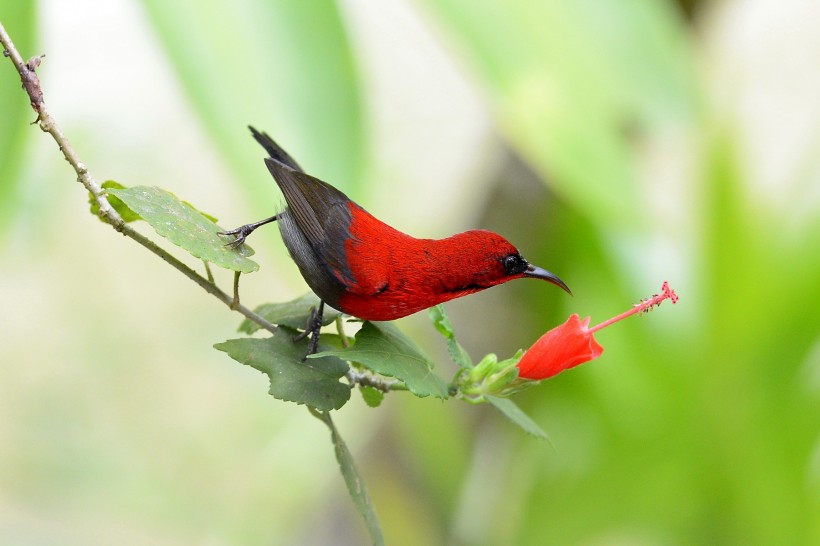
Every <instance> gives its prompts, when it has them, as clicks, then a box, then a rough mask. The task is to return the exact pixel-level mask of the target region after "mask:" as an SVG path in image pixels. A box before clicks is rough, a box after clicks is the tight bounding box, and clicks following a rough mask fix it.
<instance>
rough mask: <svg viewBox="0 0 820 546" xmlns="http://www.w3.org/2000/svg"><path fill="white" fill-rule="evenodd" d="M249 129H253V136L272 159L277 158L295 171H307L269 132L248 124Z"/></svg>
mask: <svg viewBox="0 0 820 546" xmlns="http://www.w3.org/2000/svg"><path fill="white" fill-rule="evenodd" d="M248 129H250V130H251V134H252V135H253V138H254V139H256V142H258V143H259V144H261V145H262V147H263V148H265V151H266V152H268V155H269V156H270V157H271V159H275V160H276V161H278V162H279V163H282V164H284V165H286V166H287V167H290V168H291V169H293V170H294V171H299V172H305V171H304V169H302V167H300V166H299V164H298V163H296V160H294V159H293V158H292V157H290V154H289V153H287V152H286V151H285V150H283V149H282V147H281V146H279V145H278V144H277V143H276V142H274V140H273V139H272V138H271V137H270V135H268V133H265V132H262V133H260V132H259V131H257V130H256V129H254V128H253V127H251V126H250V125H248Z"/></svg>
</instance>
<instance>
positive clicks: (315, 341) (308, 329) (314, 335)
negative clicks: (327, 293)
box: [292, 302, 325, 362]
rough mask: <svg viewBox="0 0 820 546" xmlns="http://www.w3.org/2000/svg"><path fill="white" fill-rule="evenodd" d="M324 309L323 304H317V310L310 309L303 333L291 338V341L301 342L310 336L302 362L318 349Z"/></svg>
mask: <svg viewBox="0 0 820 546" xmlns="http://www.w3.org/2000/svg"><path fill="white" fill-rule="evenodd" d="M324 308H325V302H321V303H320V304H319V309H316V308H315V307H311V308H310V317H308V321H307V324H306V325H305V329H304V331H302V332H299V333H298V334H296V335H294V336H293V338H292V339H293V341H302V340H303V339H305V338H306V337H308V336H310V339H309V340H308V352H307V354H306V355H305V356H304V358H302V362H304V361H305V360H307V357H308V356H310V355H312V354H314V353H315V352H316V350H317V349H318V348H319V333H320V331H321V330H322V315H323V313H324Z"/></svg>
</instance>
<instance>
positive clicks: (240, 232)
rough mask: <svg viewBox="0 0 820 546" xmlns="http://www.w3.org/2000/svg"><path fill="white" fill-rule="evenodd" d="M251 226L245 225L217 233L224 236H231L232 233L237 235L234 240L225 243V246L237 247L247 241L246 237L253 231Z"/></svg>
mask: <svg viewBox="0 0 820 546" xmlns="http://www.w3.org/2000/svg"><path fill="white" fill-rule="evenodd" d="M249 228H250V225H244V226H239V227H238V228H236V229H232V230H230V231H217V232H216V234H217V235H221V236H223V237H230V236H231V235H233V236H234V237H236V238H235V239H234V240H233V241H229V242H227V243H225V246H226V247H228V248H231V249H237V248H239V247H240V246H241V245H242V243H244V242H245V239H246V238H247V236H248V235H250V233H251V231H253V229H249Z"/></svg>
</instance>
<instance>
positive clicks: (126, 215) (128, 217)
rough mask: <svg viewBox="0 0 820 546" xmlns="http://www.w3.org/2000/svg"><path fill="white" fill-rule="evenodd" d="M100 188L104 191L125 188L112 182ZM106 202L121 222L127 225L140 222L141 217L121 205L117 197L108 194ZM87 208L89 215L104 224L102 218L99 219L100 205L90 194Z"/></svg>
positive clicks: (105, 183) (123, 204)
mask: <svg viewBox="0 0 820 546" xmlns="http://www.w3.org/2000/svg"><path fill="white" fill-rule="evenodd" d="M102 188H103V189H104V190H124V189H125V186H123V185H122V184H120V183H119V182H115V181H114V180H106V181H105V182H103V183H102ZM108 202H109V203H110V204H111V207H112V208H113V209H114V210H115V211H117V214H119V215H120V217H121V218H122V221H123V222H125V223H128V222H135V221H137V220H142V217H141V216H140V215H139V214H137V213H136V212H134V211H133V210H131V209H130V208H128V205H126V204H125V203H123V202H122V200H121V199H120V198H119V197H117V196H116V195H114V194H112V193H110V192H109V193H108ZM88 206H89V210H90V211H91V214H93V215H94V216H96V217H97V218H99V219H100V222H103V223H106V221H105V220H104V219H103V218H100V204H99V203H98V202H97V199H96V198H95V197H94V195H93V194H92V193H89V194H88Z"/></svg>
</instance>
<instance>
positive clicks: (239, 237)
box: [216, 214, 279, 248]
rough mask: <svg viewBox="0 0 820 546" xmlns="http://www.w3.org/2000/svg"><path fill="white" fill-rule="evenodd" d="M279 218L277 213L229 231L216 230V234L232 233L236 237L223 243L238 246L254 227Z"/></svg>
mask: <svg viewBox="0 0 820 546" xmlns="http://www.w3.org/2000/svg"><path fill="white" fill-rule="evenodd" d="M278 219H279V215H278V214H274V215H273V216H271V217H270V218H265V219H264V220H260V221H258V222H253V223H252V224H245V225H244V226H239V227H238V228H236V229H232V230H230V231H218V232H217V233H216V234H217V235H224V236H225V237H228V236H231V235H233V236H234V237H236V239H234V240H233V241H231V242H229V243H225V246H227V247H230V248H238V247H239V245H241V244H242V243H244V242H245V239H247V238H248V235H250V234H251V233H253V232H254V230H256V228H258V227H259V226H264V225H265V224H269V223H271V222H275V221H276V220H278Z"/></svg>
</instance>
